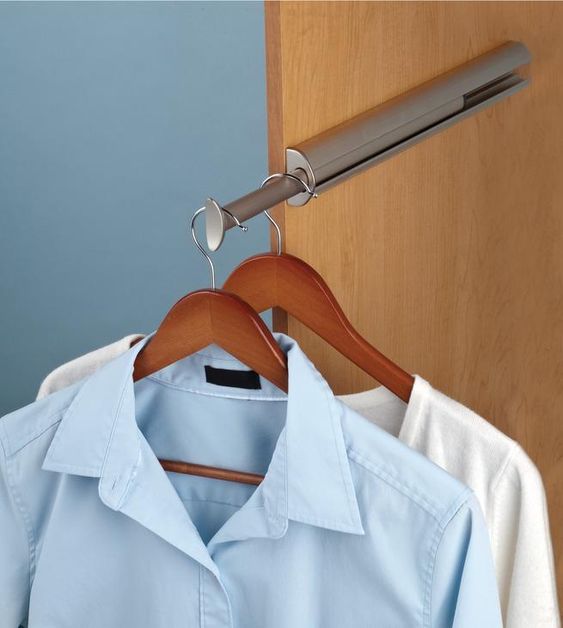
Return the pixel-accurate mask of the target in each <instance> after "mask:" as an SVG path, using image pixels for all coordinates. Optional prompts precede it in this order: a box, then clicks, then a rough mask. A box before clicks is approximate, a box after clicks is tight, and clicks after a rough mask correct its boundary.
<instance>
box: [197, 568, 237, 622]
mask: <svg viewBox="0 0 563 628" xmlns="http://www.w3.org/2000/svg"><path fill="white" fill-rule="evenodd" d="M199 574H200V578H199V601H200V626H201V628H234V625H233V619H232V613H231V604H230V602H229V597H228V595H227V591H226V590H225V587H224V586H223V584H222V582H221V581H220V580H219V579H218V578H217V577H215V575H214V574H213V573H211V572H210V571H209V570H208V569H206V568H205V567H203V565H200V569H199Z"/></svg>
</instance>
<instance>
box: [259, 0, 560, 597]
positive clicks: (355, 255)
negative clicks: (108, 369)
mask: <svg viewBox="0 0 563 628" xmlns="http://www.w3.org/2000/svg"><path fill="white" fill-rule="evenodd" d="M266 22H267V33H268V34H269V37H270V38H269V40H268V46H267V47H268V81H269V86H270V87H269V99H270V100H269V108H270V109H269V111H270V123H269V124H270V142H271V143H270V156H271V170H279V168H280V164H281V163H282V159H283V148H284V147H285V146H289V145H291V144H295V143H298V142H299V141H302V140H304V139H307V138H309V137H311V136H312V135H314V134H316V133H318V132H320V131H323V130H325V129H327V128H329V127H330V126H332V125H334V124H337V123H339V122H342V121H344V120H346V119H348V118H350V117H351V116H353V115H355V114H358V113H360V112H362V111H365V110H366V109H369V108H370V107H373V106H375V105H378V104H380V103H382V102H384V101H385V100H387V99H389V98H391V97H393V96H395V95H397V94H400V93H402V92H404V91H406V90H408V89H410V88H412V87H415V86H416V85H419V84H420V83H422V82H423V81H425V80H428V79H430V78H433V77H434V76H436V75H438V74H440V73H442V72H444V71H446V70H449V69H450V68H452V67H455V66H456V65H459V64H461V63H464V62H465V61H467V60H469V59H471V58H473V57H475V56H477V55H479V54H481V53H483V52H486V51H488V50H491V49H492V48H494V47H496V46H498V45H499V44H501V43H503V42H505V41H507V40H511V39H512V40H521V41H523V42H524V43H526V44H527V46H528V47H529V49H530V50H531V52H532V55H533V62H532V68H531V78H532V84H531V86H530V87H529V88H527V89H525V90H523V91H522V92H520V93H519V94H517V95H515V96H513V97H511V98H509V99H507V100H505V101H503V102H501V103H499V104H497V105H495V106H494V107H492V108H490V109H487V110H485V111H483V112H481V113H479V114H477V115H475V116H474V117H472V118H470V119H467V120H465V121H464V122H461V123H460V124H458V125H456V126H454V127H452V128H450V129H448V130H446V131H445V132H443V133H441V134H439V135H436V136H434V137H432V138H430V139H428V140H426V141H425V142H423V143H421V144H419V145H417V146H415V147H413V148H411V149H409V150H408V151H407V152H405V153H402V154H400V155H398V156H396V157H394V158H393V159H391V160H390V161H387V162H384V163H382V164H380V165H378V166H377V167H376V168H374V169H372V170H371V171H368V172H365V173H363V174H361V175H359V176H357V177H355V178H354V179H351V180H349V181H348V182H346V183H344V184H342V185H340V186H338V187H336V188H334V189H333V190H330V191H328V192H326V193H325V194H323V195H321V196H320V198H319V199H317V200H314V201H312V202H310V203H309V204H308V205H306V206H305V207H302V208H293V207H285V209H283V210H282V213H283V231H284V244H285V250H286V251H287V252H288V253H291V254H293V255H296V256H298V257H301V258H302V259H304V260H305V261H307V262H308V263H310V264H311V265H312V266H313V267H314V268H316V269H317V270H318V271H319V272H320V273H321V275H322V276H323V277H324V278H325V279H326V281H327V283H328V285H329V286H330V288H331V289H332V290H333V292H334V293H335V295H336V297H337V298H338V299H339V301H340V304H341V305H342V307H343V309H344V311H345V313H346V315H347V316H348V317H349V318H350V320H351V321H352V323H353V324H354V325H355V326H356V328H357V329H358V330H359V331H360V332H361V333H362V334H364V335H365V337H366V338H367V339H368V340H369V341H370V342H372V343H373V344H375V345H376V346H377V347H378V348H379V349H380V350H381V351H383V353H385V354H386V355H388V356H389V357H390V358H391V359H392V360H394V361H396V362H397V363H398V364H399V365H401V366H402V367H403V368H405V369H406V370H408V371H409V372H411V373H419V374H420V375H422V376H423V377H424V378H426V379H427V380H429V381H430V382H431V383H432V385H433V386H434V387H436V388H438V389H440V390H442V391H443V392H445V393H446V394H448V395H450V396H451V397H453V398H455V399H457V400H459V401H460V402H462V403H463V404H465V405H467V406H469V407H470V408H472V409H474V410H475V411H476V412H478V413H479V414H481V415H482V416H484V417H486V418H487V419H488V420H489V421H491V422H492V423H494V424H495V425H496V426H497V427H499V428H500V429H501V430H502V431H504V432H505V433H506V434H508V435H509V436H511V437H512V438H514V439H516V440H517V441H519V442H520V443H521V444H522V445H523V447H524V448H525V450H526V451H527V453H528V454H529V455H530V457H531V458H532V459H533V460H534V461H535V462H536V464H537V465H538V467H539V469H540V471H541V473H542V476H543V480H544V483H545V486H546V491H547V494H548V503H549V510H550V516H551V526H552V535H553V540H554V545H555V554H556V562H557V572H558V579H559V587H560V599H561V598H562V596H561V591H562V590H563V589H562V587H563V496H562V492H561V483H562V479H563V420H562V414H563V386H562V382H563V252H562V251H563V116H562V111H561V103H562V102H563V71H562V70H563V40H562V39H561V33H562V32H563V3H550V2H537V3H536V2H530V3H527V2H517V3H514V2H451V3H450V2H443V3H442V2H431V3H430V2H414V3H411V2H359V3H356V2H282V3H280V4H278V3H277V2H267V3H266ZM272 33H275V37H271V34H272ZM274 48H275V50H274ZM272 99H274V100H272ZM276 99H278V100H276ZM277 216H278V217H279V216H280V210H278V212H277ZM275 324H276V329H280V330H282V331H287V332H288V333H289V334H290V335H291V336H293V337H295V338H296V339H298V341H299V342H300V343H301V344H302V346H303V348H304V349H305V351H306V353H307V354H308V355H309V356H310V357H311V359H312V360H313V361H314V362H315V363H316V364H317V365H318V366H319V368H320V370H321V371H322V372H323V374H324V375H325V377H326V378H327V380H328V381H329V383H330V384H331V386H332V387H333V389H334V390H335V391H336V392H337V393H351V392H356V391H360V390H365V389H367V388H372V387H373V386H374V385H376V384H375V382H374V381H373V380H371V379H370V378H369V377H367V376H366V375H365V374H364V373H362V372H361V371H360V370H359V369H358V368H357V367H355V366H354V365H353V364H351V363H350V362H348V361H346V360H345V359H344V358H342V357H341V356H340V355H339V354H338V353H337V352H336V351H334V350H333V349H331V348H330V347H329V346H328V345H327V344H326V343H325V342H324V341H322V340H320V339H319V338H317V337H315V335H314V334H312V333H311V332H309V331H307V330H306V329H305V328H303V326H301V325H299V324H298V323H297V322H296V321H295V320H293V319H291V318H290V319H289V320H288V321H287V327H285V326H284V325H285V324H286V322H285V321H284V320H283V319H281V320H275Z"/></svg>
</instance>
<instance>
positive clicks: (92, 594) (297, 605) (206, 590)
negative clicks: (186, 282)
mask: <svg viewBox="0 0 563 628" xmlns="http://www.w3.org/2000/svg"><path fill="white" fill-rule="evenodd" d="M153 334H154V332H153ZM153 334H151V335H149V336H147V337H146V338H145V339H143V340H142V341H141V342H139V343H137V344H136V345H135V346H134V347H132V348H131V349H130V350H129V351H127V352H126V353H124V354H123V355H121V356H119V357H117V358H115V359H114V360H112V361H110V362H109V363H107V364H106V365H104V366H103V367H101V368H100V369H99V370H98V371H96V372H95V373H94V374H93V375H92V376H90V377H89V378H87V379H85V380H82V381H81V382H78V383H77V384H75V385H73V386H71V387H69V388H65V389H64V390H62V391H59V392H57V393H54V394H52V395H50V396H48V397H46V398H45V399H42V400H40V401H37V402H35V403H32V404H30V405H28V406H26V407H24V408H21V409H20V410H17V411H16V412H13V413H11V414H8V415H6V416H5V417H3V418H2V419H1V420H0V443H1V449H0V626H1V627H2V628H17V627H18V626H19V625H20V624H21V625H23V626H29V628H77V627H78V626H79V627H80V628H188V627H189V628H195V627H196V626H197V627H200V628H348V627H349V628H376V627H377V628H414V627H430V626H431V627H433V628H446V627H448V628H451V627H452V626H454V627H455V628H497V627H500V626H501V619H500V613H499V605H498V599H497V592H496V583H495V577H494V571H493V565H492V559H491V552H490V547H489V541H488V535H487V531H486V529H485V527H484V522H483V517H482V514H481V512H480V510H479V506H478V505H477V502H476V500H475V498H474V496H473V494H472V492H471V491H470V490H469V489H468V488H467V487H465V486H463V485H462V484H460V483H459V482H458V481H457V480H455V479H454V478H452V477H451V476H449V475H448V474H447V473H446V472H445V471H442V470H441V469H439V468H438V467H437V466H435V465H434V464H433V463H431V462H430V461H428V460H427V459H425V458H424V457H422V456H421V455H420V454H418V453H416V452H414V451H412V450H411V449H409V448H408V447H406V446H405V445H403V444H402V443H400V442H399V441H398V440H397V439H395V438H394V437H392V436H390V435H389V434H387V433H385V432H384V431H382V430H381V429H379V428H377V427H376V426H375V425H373V424H372V423H370V422H369V421H367V420H366V419H364V418H363V417H361V416H360V415H359V414H357V413H356V412H354V411H353V410H351V409H350V408H348V407H347V406H345V405H344V404H343V403H342V402H341V401H339V400H338V399H337V398H335V396H334V395H333V393H332V391H331V390H330V388H329V386H328V385H327V383H326V381H325V380H324V379H323V378H322V376H321V375H320V373H319V372H318V371H317V370H316V369H315V367H314V366H313V364H312V363H311V362H310V361H309V359H308V358H307V357H306V356H305V354H304V353H303V352H302V351H301V350H300V348H299V346H298V345H297V343H296V342H295V341H294V340H292V339H291V338H289V337H288V336H286V335H284V334H280V333H276V334H275V336H276V339H277V341H278V342H279V344H280V346H281V347H282V349H283V350H284V351H285V352H286V354H287V358H288V368H289V392H288V394H287V395H286V394H285V393H284V392H282V391H281V390H279V389H277V388H276V387H275V386H274V385H272V384H271V383H270V382H268V381H267V380H265V379H264V378H262V377H260V386H261V387H260V388H259V389H245V388H235V387H231V386H223V385H217V384H213V383H208V382H207V381H206V375H205V370H204V366H205V365H210V366H213V367H217V368H224V369H245V368H246V367H245V366H244V365H243V364H241V363H240V362H239V361H237V360H235V359H234V358H232V357H231V356H230V355H229V354H227V353H226V352H225V351H223V350H222V349H220V348H219V347H217V346H216V345H211V346H209V347H207V348H205V349H203V350H201V351H200V352H198V353H196V354H194V355H192V356H190V357H188V358H185V359H183V360H180V361H179V362H177V363H175V364H173V365H171V366H169V367H167V368H165V369H163V370H161V371H159V372H158V373H156V374H154V375H152V376H149V377H147V378H145V379H142V380H140V381H138V382H136V383H133V379H132V376H131V374H132V366H133V361H134V358H135V356H136V355H137V353H138V352H139V350H140V349H141V348H142V347H143V346H144V345H145V344H146V343H147V342H148V341H149V340H150V338H151V337H152V335H153ZM158 457H160V458H168V459H176V460H183V461H189V462H197V463H201V464H207V465H213V466H219V467H225V468H230V469H237V470H245V471H250V472H253V473H261V474H265V479H264V481H263V482H262V483H261V484H260V486H258V487H256V486H251V485H245V484H236V483H232V482H225V481H220V480H212V479H209V478H201V477H195V476H189V475H183V474H175V473H168V472H165V471H164V470H163V468H162V467H161V465H160V464H159V462H158V459H157V458H158Z"/></svg>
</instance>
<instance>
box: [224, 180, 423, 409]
mask: <svg viewBox="0 0 563 628" xmlns="http://www.w3.org/2000/svg"><path fill="white" fill-rule="evenodd" d="M269 178H270V177H269ZM267 181H268V179H266V181H265V183H266V182H267ZM264 213H265V214H266V216H267V218H268V219H269V220H270V222H271V223H272V224H273V225H274V227H275V228H276V232H277V235H278V253H277V254H276V253H262V254H259V255H254V256H253V257H249V258H248V259H246V260H244V261H243V262H242V263H241V264H239V265H238V266H237V268H235V270H234V271H233V272H232V273H231V274H230V275H229V277H228V278H227V281H226V282H225V284H224V286H223V289H224V290H228V291H229V292H231V293H233V294H237V295H238V296H240V297H241V298H242V299H243V300H244V301H246V302H247V303H249V304H250V305H251V306H252V307H253V308H254V309H255V310H256V311H257V312H263V311H264V310H268V309H270V308H272V307H279V308H282V309H283V310H285V311H286V312H287V313H288V314H290V315H291V316H294V317H295V318H296V319H297V320H298V321H300V322H301V323H303V324H304V325H306V326H307V327H308V328H309V329H311V330H312V331H314V332H315V333H316V334H318V335H319V336H320V337H321V338H323V339H324V340H326V341H327V342H328V343H329V344H330V345H332V346H333V347H334V348H335V349H337V350H338V351H339V352H340V353H341V354H342V355H344V356H346V357H347V358H348V359H350V360H351V361H352V362H354V364H356V365H357V366H359V367H360V368H361V369H362V370H363V371H365V372H366V373H368V375H371V376H372V377H373V378H374V379H376V380H377V381H378V382H379V383H381V384H383V385H384V386H385V387H386V388H388V389H389V390H390V391H391V392H393V393H395V395H397V396H398V397H400V398H401V399H402V400H403V401H405V402H407V403H408V400H409V398H410V394H411V391H412V387H413V384H414V377H413V376H412V375H410V374H409V373H407V372H406V371H404V370H403V369H402V368H400V367H399V366H397V365H396V364H395V363H394V362H392V361H391V360H390V359H389V358H387V357H385V356H384V355H383V354H382V353H381V352H380V351H378V350H377V349H376V348H375V347H373V346H372V345H371V344H370V343H369V342H367V340H365V338H363V337H362V336H361V335H360V334H359V333H358V332H357V331H356V330H355V329H354V327H353V326H352V324H351V323H350V321H349V320H348V319H347V318H346V315H345V314H344V312H343V311H342V308H341V307H340V305H339V303H338V301H337V300H336V297H335V296H334V295H333V293H332V292H331V290H330V288H329V287H328V286H327V284H326V282H325V281H324V279H323V278H322V277H321V276H320V275H319V273H318V272H317V271H316V270H315V269H314V268H312V267H311V266H309V264H307V263H305V262H304V261H303V260H301V259H299V258H298V257H295V256H293V255H288V254H284V253H281V232H280V229H279V227H278V225H277V224H276V222H275V221H274V220H273V218H272V217H271V216H270V214H269V213H268V212H267V211H266V212H264Z"/></svg>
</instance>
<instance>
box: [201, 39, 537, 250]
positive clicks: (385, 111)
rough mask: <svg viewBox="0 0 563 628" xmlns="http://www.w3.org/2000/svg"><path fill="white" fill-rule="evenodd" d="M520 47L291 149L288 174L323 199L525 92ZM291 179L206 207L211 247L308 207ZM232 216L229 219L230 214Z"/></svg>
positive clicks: (506, 48) (512, 45)
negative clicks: (279, 207) (283, 206)
mask: <svg viewBox="0 0 563 628" xmlns="http://www.w3.org/2000/svg"><path fill="white" fill-rule="evenodd" d="M529 61H530V53H529V51H528V49H527V48H526V46H525V45H524V44H522V43H520V42H508V43H506V44H503V45H502V46H500V47H498V48H496V49H495V50H493V51H491V52H488V53H486V54H483V55H481V56H479V57H477V58H476V59H473V60H472V61H470V62H468V63H466V64H465V65H463V66H460V67H458V68H454V69H453V70H450V71H449V72H446V73H445V74H442V75H440V76H438V77H436V78H435V79H432V80H431V81H428V82H426V83H424V84H422V85H420V86H419V87H417V88H415V89H412V90H410V91H409V92H407V93H405V94H401V95H400V96H397V97H396V98H393V99H392V100H389V101H387V102H385V103H383V104H381V105H379V106H377V107H374V108H373V109H370V110H369V111H366V112H364V113H362V114H360V115H358V116H356V117H354V118H352V119H351V120H347V121H346V122H343V123H341V124H339V125H337V126H335V127H333V128H331V129H329V130H328V131H325V132H323V133H321V134H319V135H317V136H315V137H313V138H311V139H309V140H306V141H305V142H302V143H301V144H298V145H297V146H294V147H289V148H287V149H286V171H287V172H288V173H290V174H293V175H296V176H298V177H299V178H300V179H301V180H302V181H303V182H304V183H306V184H307V186H309V188H310V190H312V191H314V192H316V193H320V192H324V191H325V190H327V189H329V188H330V187H332V186H334V185H336V184H338V183H340V182H341V181H344V180H345V179H348V178H349V177H352V176H354V175H355V174H358V173H359V172H362V171H363V170H365V169H367V168H370V167H372V166H374V165H375V164H377V163H379V162H381V161H382V160H384V159H388V158H389V157H392V156H393V155H396V154H397V153H399V152H401V151H402V150H405V149H407V148H409V147H410V146H412V145H413V144H416V143H418V142H420V141H422V140H424V139H425V138H427V137H429V136H430V135H433V134H434V133H438V132H439V131H442V130H443V129H445V128H447V127H448V126H451V125H452V124H454V123H456V122H458V121H460V120H463V119H464V118H466V117H467V116H469V115H472V114H474V113H476V112H477V111H479V110H480V109H482V108H484V107H487V106H489V105H491V104H493V103H494V102H497V101H498V100H500V99H502V98H506V97H507V96H509V95H510V94H513V93H514V92H516V91H518V90H519V89H522V88H523V87H524V86H525V85H527V84H528V80H527V79H526V78H524V77H522V76H520V75H519V74H518V73H517V72H516V70H517V68H519V67H520V66H522V65H524V64H527V63H529ZM304 187H305V186H300V185H299V182H298V181H296V180H295V179H290V178H279V179H276V180H273V181H272V182H271V183H269V184H268V185H267V186H265V187H264V188H263V189H260V190H256V191H254V192H251V193H250V194H247V195H245V196H243V197H242V198H239V199H237V200H236V201H233V202H232V203H229V204H228V205H225V207H224V210H225V211H223V210H222V208H221V206H220V205H219V204H218V203H217V202H216V201H214V200H213V199H208V201H207V203H206V208H207V211H206V224H207V241H208V246H209V248H210V249H211V250H216V249H217V248H219V246H220V245H221V242H222V241H223V237H224V233H225V231H226V230H227V229H230V228H231V227H233V226H234V224H235V222H234V221H233V220H232V219H231V218H230V217H229V215H228V213H230V214H232V215H233V216H235V217H236V218H238V220H239V221H240V222H244V221H245V220H248V219H249V218H252V217H253V216H255V215H256V214H259V213H260V212H262V211H264V210H265V209H269V208H270V207H273V206H274V205H276V204H277V203H280V202H282V201H285V200H287V201H288V202H289V204H290V205H294V206H299V205H304V204H305V203H307V202H308V201H309V200H310V198H311V194H310V193H309V192H306V191H304ZM227 212H228V213H227Z"/></svg>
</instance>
